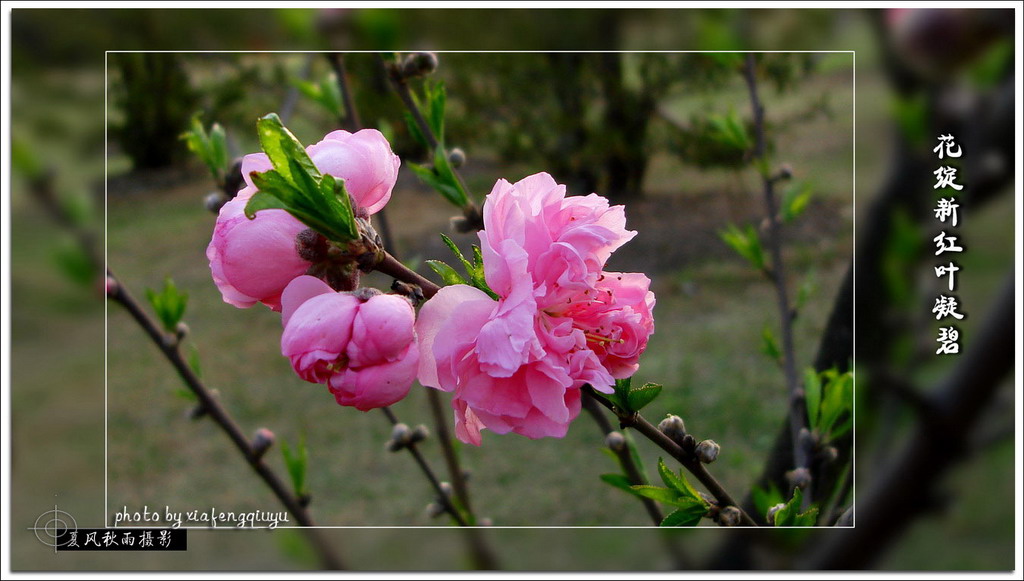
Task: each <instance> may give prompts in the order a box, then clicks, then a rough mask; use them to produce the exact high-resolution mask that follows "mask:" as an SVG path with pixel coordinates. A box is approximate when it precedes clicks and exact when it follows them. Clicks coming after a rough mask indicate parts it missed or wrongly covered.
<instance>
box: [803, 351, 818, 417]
mask: <svg viewBox="0 0 1024 581" xmlns="http://www.w3.org/2000/svg"><path fill="white" fill-rule="evenodd" d="M804 402H805V403H806V404H807V425H809V426H810V427H811V429H812V430H813V429H815V428H817V427H818V418H819V417H820V407H821V378H820V377H819V376H818V372H817V371H815V370H814V368H812V367H808V368H807V369H806V370H805V371H804Z"/></svg>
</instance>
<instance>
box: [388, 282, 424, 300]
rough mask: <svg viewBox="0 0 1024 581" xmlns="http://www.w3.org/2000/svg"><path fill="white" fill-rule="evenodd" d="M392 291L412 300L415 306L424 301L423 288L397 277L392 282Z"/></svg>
mask: <svg viewBox="0 0 1024 581" xmlns="http://www.w3.org/2000/svg"><path fill="white" fill-rule="evenodd" d="M391 291H392V292H394V293H395V294H398V295H402V296H403V297H405V298H407V299H409V300H410V301H412V304H413V306H416V305H418V304H420V303H422V302H423V299H424V298H425V297H424V296H423V289H422V288H420V285H418V284H409V283H407V282H402V281H400V280H398V279H397V278H396V279H395V280H394V282H392V283H391Z"/></svg>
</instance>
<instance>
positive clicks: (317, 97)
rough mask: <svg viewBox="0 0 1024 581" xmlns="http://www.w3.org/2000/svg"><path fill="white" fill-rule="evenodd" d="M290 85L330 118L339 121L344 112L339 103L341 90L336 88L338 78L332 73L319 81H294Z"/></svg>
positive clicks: (340, 102)
mask: <svg viewBox="0 0 1024 581" xmlns="http://www.w3.org/2000/svg"><path fill="white" fill-rule="evenodd" d="M292 84H293V85H295V87H296V88H297V89H298V90H299V92H300V93H302V94H303V96H305V97H306V98H307V99H309V100H311V101H313V102H314V103H316V104H318V105H320V106H321V107H323V108H324V110H326V111H327V112H328V113H329V114H330V115H331V116H332V117H334V118H335V119H340V118H341V116H342V113H343V112H344V107H343V105H342V101H341V89H340V88H339V87H338V77H337V75H335V74H334V72H330V73H327V74H326V75H324V76H323V77H321V78H320V80H319V81H305V80H302V79H296V80H294V81H292Z"/></svg>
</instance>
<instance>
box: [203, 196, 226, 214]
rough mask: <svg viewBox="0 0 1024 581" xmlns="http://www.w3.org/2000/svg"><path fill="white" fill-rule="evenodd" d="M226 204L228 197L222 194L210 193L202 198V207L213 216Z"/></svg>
mask: <svg viewBox="0 0 1024 581" xmlns="http://www.w3.org/2000/svg"><path fill="white" fill-rule="evenodd" d="M226 203H228V197H227V196H225V195H224V192H210V193H209V194H206V196H205V197H204V198H203V206H204V207H205V208H206V209H207V210H208V211H210V212H213V213H214V214H217V213H219V212H220V209H221V208H222V207H224V204H226Z"/></svg>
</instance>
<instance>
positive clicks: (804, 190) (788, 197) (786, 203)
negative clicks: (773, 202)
mask: <svg viewBox="0 0 1024 581" xmlns="http://www.w3.org/2000/svg"><path fill="white" fill-rule="evenodd" d="M813 196H814V190H813V189H812V188H811V185H810V184H808V183H806V182H797V183H794V184H791V185H790V186H789V187H788V188H786V191H785V192H783V193H782V203H781V208H780V210H779V213H780V214H781V216H782V221H783V222H792V221H793V220H794V219H796V218H798V217H799V216H800V214H803V212H804V210H806V209H807V205H808V204H809V203H810V202H811V198H812V197H813Z"/></svg>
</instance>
